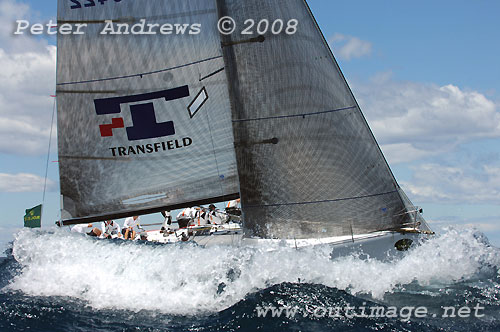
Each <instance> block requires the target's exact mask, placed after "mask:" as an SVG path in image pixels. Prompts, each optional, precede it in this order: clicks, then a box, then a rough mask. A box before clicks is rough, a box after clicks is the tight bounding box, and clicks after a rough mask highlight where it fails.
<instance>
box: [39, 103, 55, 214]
mask: <svg viewBox="0 0 500 332" xmlns="http://www.w3.org/2000/svg"><path fill="white" fill-rule="evenodd" d="M53 98H54V103H53V105H52V119H51V120H50V135H49V148H48V150H47V163H46V165H45V180H44V184H43V197H42V216H41V217H43V207H44V205H45V192H46V190H47V177H48V173H49V158H50V148H51V145H52V131H53V129H54V115H55V113H56V100H57V98H56V95H54V96H53Z"/></svg>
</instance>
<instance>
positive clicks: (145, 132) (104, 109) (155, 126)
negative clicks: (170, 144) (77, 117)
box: [94, 85, 189, 141]
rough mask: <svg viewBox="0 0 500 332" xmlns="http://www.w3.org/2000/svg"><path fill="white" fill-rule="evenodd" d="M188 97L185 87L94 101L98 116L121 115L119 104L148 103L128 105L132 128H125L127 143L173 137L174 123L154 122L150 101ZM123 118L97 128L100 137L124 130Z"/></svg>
mask: <svg viewBox="0 0 500 332" xmlns="http://www.w3.org/2000/svg"><path fill="white" fill-rule="evenodd" d="M188 96H189V88H188V86H187V85H185V86H182V87H179V88H175V89H170V90H163V91H158V92H152V93H145V94H140V95H133V96H125V97H114V98H106V99H96V100H94V104H95V110H96V112H97V114H98V115H105V114H119V113H121V107H120V105H121V104H129V103H137V102H143V101H150V102H148V103H142V104H136V105H130V114H131V116H132V123H133V126H132V127H127V128H126V130H127V137H128V140H129V141H136V140H141V139H148V138H157V137H164V136H170V135H175V128H174V123H173V122H172V121H168V122H161V123H158V122H156V115H155V108H154V105H153V103H152V102H151V100H154V99H160V98H164V99H165V101H169V100H175V99H180V98H184V97H188ZM124 127H125V124H124V122H123V118H113V119H112V121H111V123H110V124H102V125H100V126H99V129H100V130H101V136H102V137H109V136H113V129H118V128H124Z"/></svg>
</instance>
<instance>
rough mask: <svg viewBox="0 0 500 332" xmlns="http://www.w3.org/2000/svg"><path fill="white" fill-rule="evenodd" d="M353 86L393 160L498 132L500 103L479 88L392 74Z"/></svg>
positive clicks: (408, 158) (423, 154) (441, 150)
mask: <svg viewBox="0 0 500 332" xmlns="http://www.w3.org/2000/svg"><path fill="white" fill-rule="evenodd" d="M353 90H354V92H355V94H356V97H357V98H358V101H359V103H360V105H361V108H362V109H363V113H364V114H365V116H366V118H367V120H368V122H369V124H370V127H371V129H372V130H373V132H374V134H375V137H376V138H377V140H378V142H379V143H380V144H381V145H382V148H383V150H384V151H385V152H387V157H388V160H389V162H390V163H397V162H402V161H412V160H417V159H421V158H424V157H427V156H431V155H437V154H442V153H444V152H448V151H451V150H453V149H454V148H455V147H456V146H458V145H459V144H462V143H464V142H468V141H471V140H474V139H478V138H488V137H489V138H496V137H500V112H499V108H498V106H497V105H496V104H495V102H493V101H491V100H489V99H488V98H487V97H486V96H484V95H483V94H481V93H479V92H477V91H468V90H465V89H460V88H459V87H457V86H454V85H452V84H448V85H444V86H437V85H434V84H424V83H412V82H396V81H393V80H392V79H391V76H390V74H388V73H384V74H381V75H378V76H377V77H375V78H374V79H372V80H371V82H369V83H365V84H359V85H355V87H354V89H353ZM402 156H403V157H402ZM402 158H403V159H402Z"/></svg>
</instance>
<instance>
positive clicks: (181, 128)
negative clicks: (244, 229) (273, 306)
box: [57, 0, 238, 220]
mask: <svg viewBox="0 0 500 332" xmlns="http://www.w3.org/2000/svg"><path fill="white" fill-rule="evenodd" d="M95 4H96V5H95V6H92V7H84V6H82V8H73V9H72V8H71V7H72V6H74V2H72V1H59V2H58V21H59V23H58V24H59V25H61V24H64V23H72V24H76V23H80V24H87V27H86V28H85V29H84V31H85V34H83V35H60V36H59V38H58V57H57V59H58V61H57V98H58V144H59V165H60V179H61V194H62V202H63V214H62V217H63V219H82V220H83V219H85V218H89V217H92V218H98V217H99V216H102V217H103V218H104V217H106V216H113V215H121V216H122V215H123V214H129V215H130V214H134V213H136V212H137V211H152V210H157V209H159V208H161V207H168V206H177V207H178V206H181V205H183V204H185V203H187V202H203V201H209V200H211V199H213V198H214V197H225V196H228V195H229V196H232V197H234V196H235V195H237V194H238V179H237V170H236V161H235V153H234V148H233V133H232V129H231V118H230V111H229V109H230V105H229V96H228V87H227V79H226V75H225V73H224V71H223V69H224V61H223V58H222V53H221V49H220V37H219V35H218V31H217V27H216V23H217V12H216V5H215V3H213V2H211V1H204V0H193V1H182V0H176V1H174V0H172V1H163V0H148V1H121V2H116V1H106V2H103V3H102V4H101V3H100V2H95ZM141 19H144V20H145V24H158V25H160V26H161V25H164V24H171V25H172V26H173V33H172V34H168V35H162V34H160V33H159V30H158V29H156V32H157V33H156V34H151V35H133V34H131V33H129V34H114V35H110V34H107V35H103V34H101V32H102V31H103V30H104V29H105V27H106V24H109V23H106V20H113V22H114V25H113V26H114V29H115V30H116V31H117V30H118V29H117V26H116V24H117V23H120V24H125V23H127V24H129V26H130V28H131V27H132V26H133V25H134V24H138V23H139V24H140V23H141ZM175 24H178V25H180V26H181V29H182V25H186V24H187V25H188V27H187V28H186V32H185V33H183V34H181V33H179V34H177V33H176V32H175V31H176V28H175ZM193 24H200V26H199V27H198V28H199V33H196V31H197V26H196V25H194V26H192V25H193ZM146 30H147V29H146ZM122 31H124V30H122ZM190 31H191V33H189V32H190ZM108 32H109V30H108ZM213 73H216V74H213ZM212 74H213V75H212Z"/></svg>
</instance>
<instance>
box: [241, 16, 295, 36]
mask: <svg viewBox="0 0 500 332" xmlns="http://www.w3.org/2000/svg"><path fill="white" fill-rule="evenodd" d="M243 24H244V25H245V29H243V31H241V34H242V35H253V34H254V32H257V34H259V35H264V34H266V33H267V32H268V31H271V33H272V34H273V35H279V34H280V33H282V32H283V31H284V32H285V33H286V34H287V35H293V34H295V33H296V32H297V27H298V25H299V21H298V20H297V19H291V20H289V21H288V22H286V26H285V22H283V20H282V19H277V20H274V21H273V22H269V20H268V19H262V20H260V21H259V22H257V24H255V20H253V19H251V18H249V19H248V20H246V21H245V22H243Z"/></svg>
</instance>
